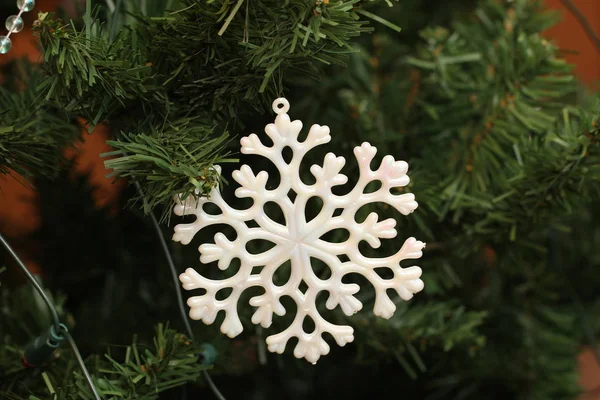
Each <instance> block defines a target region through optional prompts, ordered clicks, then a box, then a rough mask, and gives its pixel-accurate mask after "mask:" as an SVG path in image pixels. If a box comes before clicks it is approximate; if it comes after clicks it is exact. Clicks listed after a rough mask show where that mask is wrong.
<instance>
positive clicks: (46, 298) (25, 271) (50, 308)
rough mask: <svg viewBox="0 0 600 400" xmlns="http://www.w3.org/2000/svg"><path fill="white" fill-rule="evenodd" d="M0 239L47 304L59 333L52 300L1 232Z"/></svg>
mask: <svg viewBox="0 0 600 400" xmlns="http://www.w3.org/2000/svg"><path fill="white" fill-rule="evenodd" d="M0 241H1V242H2V245H3V246H4V248H5V249H6V250H7V251H8V252H9V253H10V255H11V256H12V258H13V259H14V260H15V261H16V262H17V264H18V265H19V267H20V268H21V270H23V272H24V273H25V275H26V276H27V279H28V280H29V282H31V284H32V285H33V287H34V288H35V290H37V291H38V293H39V294H40V296H42V299H44V302H45V303H46V306H48V310H50V314H51V315H52V321H53V323H54V329H55V331H56V333H59V332H60V331H62V328H61V326H60V319H59V318H58V313H57V312H56V308H54V304H53V303H52V300H50V298H49V297H48V295H47V294H46V292H44V289H42V287H41V286H40V284H39V283H38V281H37V279H35V277H34V276H33V275H32V274H31V272H29V269H28V268H27V266H26V265H25V264H24V263H23V261H21V259H20V258H19V256H18V255H17V253H15V251H14V250H13V248H12V247H11V246H10V244H8V242H7V241H6V239H5V238H4V236H3V235H2V233H0Z"/></svg>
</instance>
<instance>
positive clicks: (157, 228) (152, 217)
mask: <svg viewBox="0 0 600 400" xmlns="http://www.w3.org/2000/svg"><path fill="white" fill-rule="evenodd" d="M133 182H134V184H135V187H136V189H137V191H138V193H139V195H140V196H141V198H142V201H144V202H145V197H144V190H143V189H142V186H141V185H140V183H139V182H138V181H137V179H136V178H135V177H133ZM149 214H150V220H151V221H152V226H153V227H154V231H155V232H156V236H157V237H158V240H159V242H160V245H161V248H162V250H163V253H164V255H165V258H166V259H167V264H168V265H169V269H170V270H171V277H172V278H173V284H174V286H175V293H176V295H177V305H178V307H179V313H180V316H181V319H182V321H183V324H184V326H185V330H186V332H187V334H188V336H189V338H190V339H192V341H194V342H195V341H196V339H195V337H194V332H193V331H192V326H191V325H190V321H189V320H188V317H187V313H186V311H185V305H184V303H183V295H182V294H181V288H180V287H179V278H178V277H177V268H175V262H174V261H173V257H172V256H171V252H170V251H169V246H168V245H167V241H166V240H165V235H163V232H162V229H160V224H159V223H158V220H157V219H156V215H154V212H152V211H150V213H149ZM202 374H203V376H204V379H205V380H206V383H208V386H209V387H210V390H212V392H213V393H214V395H215V396H216V397H217V398H218V399H219V400H226V399H225V396H223V394H222V393H221V392H220V391H219V388H217V386H216V385H215V383H214V382H213V380H212V378H211V377H210V374H209V373H208V372H206V370H203V371H202Z"/></svg>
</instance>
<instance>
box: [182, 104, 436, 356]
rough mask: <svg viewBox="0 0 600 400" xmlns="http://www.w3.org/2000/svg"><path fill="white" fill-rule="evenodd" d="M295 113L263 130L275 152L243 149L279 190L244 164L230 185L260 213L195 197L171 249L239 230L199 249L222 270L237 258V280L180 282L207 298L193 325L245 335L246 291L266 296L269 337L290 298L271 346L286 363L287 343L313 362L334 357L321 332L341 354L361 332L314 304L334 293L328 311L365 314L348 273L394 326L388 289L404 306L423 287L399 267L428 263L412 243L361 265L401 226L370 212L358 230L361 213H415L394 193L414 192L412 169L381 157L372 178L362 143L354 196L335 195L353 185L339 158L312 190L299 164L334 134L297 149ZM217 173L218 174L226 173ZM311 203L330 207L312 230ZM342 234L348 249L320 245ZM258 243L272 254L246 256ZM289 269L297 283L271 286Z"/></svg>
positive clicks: (327, 163)
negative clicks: (242, 302) (287, 318)
mask: <svg viewBox="0 0 600 400" xmlns="http://www.w3.org/2000/svg"><path fill="white" fill-rule="evenodd" d="M289 108H290V105H289V103H288V101H287V100H286V99H284V98H279V99H277V100H275V101H274V102H273V111H275V113H277V117H276V118H275V123H274V124H268V125H267V126H266V127H265V133H266V134H267V135H268V136H269V137H270V138H271V140H272V141H273V146H271V147H267V146H265V145H264V144H263V143H262V142H261V140H260V139H259V137H258V136H257V135H255V134H252V135H250V136H247V137H244V138H242V140H241V142H240V143H241V145H242V149H241V151H242V153H244V154H257V155H260V156H263V157H265V158H268V159H269V160H270V161H272V162H273V163H274V164H275V166H276V167H277V169H278V170H279V174H280V176H281V181H280V183H279V186H278V187H277V188H276V189H272V190H270V189H267V188H266V184H267V178H268V174H267V172H266V171H261V172H259V173H258V174H254V172H253V171H252V169H251V168H250V167H249V166H248V165H243V166H242V167H241V168H240V169H239V170H238V171H235V172H233V179H235V181H236V182H238V183H239V184H240V186H241V187H240V188H238V189H237V190H236V191H235V195H236V197H238V198H244V197H250V198H252V200H253V201H254V203H253V205H252V206H251V207H250V208H248V209H246V210H238V209H235V208H232V207H230V206H229V205H228V204H227V203H226V202H225V201H224V200H223V198H222V197H221V193H220V192H219V189H218V188H215V189H214V190H213V191H212V192H211V194H210V196H209V197H208V198H201V199H199V200H197V199H194V198H192V196H189V197H188V198H187V199H186V200H185V201H180V200H179V199H177V202H178V204H177V205H176V206H175V210H174V211H175V214H177V215H189V214H194V215H195V216H196V220H195V221H194V222H192V223H189V224H179V225H177V226H175V234H174V235H173V240H175V241H177V242H181V243H182V244H188V243H190V241H191V240H192V238H193V237H194V235H195V234H196V233H197V232H198V231H199V230H200V229H202V228H204V227H207V226H209V225H214V224H227V225H230V226H232V227H233V228H234V229H235V231H236V233H237V237H236V239H235V240H233V241H230V240H228V239H227V237H225V235H223V234H222V233H217V234H216V235H215V243H214V244H202V245H201V246H200V248H199V251H200V254H201V256H200V261H201V262H202V263H210V262H212V261H218V266H219V268H220V269H221V270H225V269H227V268H228V267H229V264H230V263H231V261H232V260H233V259H234V258H238V259H239V260H240V262H241V265H240V268H239V271H238V272H237V273H236V274H235V275H234V276H232V277H230V278H226V279H222V280H211V279H207V278H205V277H203V276H202V275H200V274H199V273H198V272H196V271H195V270H194V269H191V268H188V269H187V270H186V271H185V273H183V274H181V275H180V277H179V279H180V280H181V282H182V283H183V287H184V288H185V289H186V290H192V289H198V288H202V289H206V293H205V294H203V295H201V296H195V297H191V298H190V299H189V300H188V302H187V303H188V305H189V306H190V308H191V309H190V317H191V318H192V319H196V320H198V319H201V320H202V321H203V322H204V323H206V324H212V323H213V322H214V321H215V318H216V316H217V313H218V312H219V311H221V310H223V311H225V320H224V321H223V323H222V324H221V332H223V333H225V334H226V335H227V336H229V337H232V338H233V337H235V336H237V335H239V334H240V333H241V332H242V330H243V327H242V323H241V321H240V319H239V317H238V313H237V303H238V300H239V298H240V295H241V294H242V292H244V290H246V289H248V288H250V287H253V286H260V287H262V288H264V290H265V293H264V294H262V295H259V296H255V297H253V298H251V299H250V305H252V306H254V307H256V311H255V312H254V315H253V316H252V322H253V323H254V324H260V325H261V326H263V327H265V328H268V327H269V326H270V325H271V322H272V319H273V313H275V314H277V315H279V316H282V315H284V314H285V313H286V309H285V308H284V307H283V305H282V304H281V302H280V299H281V297H282V296H289V297H291V298H292V299H294V301H295V302H296V304H297V312H296V317H295V319H294V321H293V322H292V324H291V325H290V326H289V327H288V328H287V329H285V330H284V331H283V332H280V333H277V334H275V335H272V336H269V337H267V340H266V341H267V345H268V348H269V350H270V351H272V352H276V353H280V354H281V353H283V351H284V350H285V347H286V344H287V342H288V340H289V339H290V338H292V337H297V338H298V344H297V345H296V348H295V349H294V355H295V356H296V357H297V358H306V360H308V361H309V362H311V363H316V362H317V360H318V359H319V357H320V356H321V355H325V354H327V353H329V345H328V344H327V342H326V341H325V339H324V338H323V333H324V332H328V333H330V334H331V335H332V336H333V338H334V339H335V341H336V342H337V344H338V345H340V346H344V345H345V344H346V343H349V342H351V341H352V340H353V339H354V336H353V332H354V330H353V329H352V328H351V327H350V326H345V325H334V324H332V323H330V322H328V321H327V320H325V319H324V318H323V317H322V316H321V314H320V313H319V312H318V310H317V305H316V302H315V300H316V297H317V294H318V293H319V292H321V291H327V292H329V298H328V300H327V302H326V307H327V308H328V309H333V308H335V307H336V306H338V305H339V306H340V307H341V308H342V311H343V312H344V313H345V314H346V315H352V314H354V313H356V312H357V311H359V310H360V309H361V308H362V303H361V302H360V301H359V300H358V299H357V298H356V297H354V294H355V293H357V292H358V290H359V289H360V287H359V286H358V285H357V284H354V283H344V282H342V278H343V277H344V276H345V275H346V274H350V273H358V274H361V275H363V276H364V277H365V278H367V279H368V280H369V282H370V283H371V284H372V285H373V287H374V288H375V294H376V299H375V306H374V309H373V313H374V314H375V315H378V316H380V317H383V318H390V317H391V316H392V315H393V313H394V311H395V310H396V306H395V304H394V302H393V301H392V300H391V299H390V297H389V296H388V294H387V289H394V290H395V291H396V292H397V293H398V294H399V295H400V297H401V298H402V299H404V300H408V299H410V298H411V297H412V296H413V294H414V293H417V292H419V291H420V290H421V289H423V281H421V279H419V278H420V276H421V268H419V267H415V266H413V267H409V268H402V267H400V262H401V261H403V260H405V259H416V258H419V257H421V255H422V252H421V250H422V249H423V247H424V246H425V244H424V243H423V242H420V241H418V240H416V239H415V238H412V237H411V238H409V239H407V240H406V241H405V242H404V244H403V245H402V247H401V248H400V250H399V251H398V252H397V253H396V254H394V255H392V256H390V257H384V258H369V257H365V256H363V255H362V254H361V253H360V251H359V250H358V244H359V243H360V241H362V240H365V241H366V242H367V243H369V244H370V245H371V246H372V247H374V248H378V247H379V246H380V244H381V243H380V238H386V239H391V238H394V237H396V229H394V228H395V226H396V221H395V220H394V219H392V218H388V219H385V220H383V221H380V220H379V217H378V215H377V214H376V213H371V214H369V215H368V216H367V218H366V219H365V220H364V221H363V222H361V223H358V222H356V220H355V214H356V212H357V211H358V209H359V208H361V207H362V206H364V205H365V204H369V203H374V202H384V203H387V204H389V205H391V206H393V207H394V208H395V209H396V210H398V211H400V212H401V213H402V214H404V215H407V214H409V213H411V212H413V211H414V210H415V209H416V208H417V202H416V201H415V196H414V195H413V194H412V193H404V194H400V195H394V194H392V193H391V192H390V190H391V189H392V188H396V187H403V186H406V185H407V184H408V182H409V178H408V176H407V175H406V172H407V170H408V164H407V163H406V162H404V161H395V160H394V158H393V157H392V156H389V155H388V156H385V157H384V158H383V160H382V162H381V165H380V166H379V168H378V169H377V170H375V171H373V170H372V169H371V167H370V165H371V161H372V160H373V158H374V157H375V153H376V152H377V149H376V148H375V147H373V146H371V145H370V144H369V143H363V144H362V145H361V146H360V147H356V148H355V149H354V154H355V156H356V159H357V160H358V165H359V168H360V177H359V180H358V182H357V183H356V185H355V186H354V188H353V189H352V190H351V191H350V192H349V193H348V194H346V195H342V196H339V195H335V194H333V193H332V191H331V188H332V187H333V186H337V185H342V184H344V183H346V182H347V180H348V178H347V177H346V176H345V175H343V174H340V171H341V169H342V167H343V166H344V164H345V162H346V160H345V159H344V158H343V157H336V156H335V155H334V154H333V153H328V154H327V155H326V156H325V160H324V162H323V166H322V167H320V166H318V165H313V166H312V167H311V168H310V171H311V173H312V174H313V175H314V177H315V178H316V182H315V183H314V184H312V185H307V184H305V183H304V182H303V181H302V180H301V179H300V175H299V169H300V163H301V162H302V159H303V158H304V156H305V155H306V153H307V152H308V151H309V150H311V149H312V148H314V147H316V146H319V145H321V144H324V143H327V142H329V141H330V140H331V137H330V136H329V128H328V127H327V126H320V125H313V126H312V127H311V128H310V131H309V133H308V136H307V138H306V140H304V141H303V142H299V141H298V134H299V133H300V131H301V129H302V122H301V121H290V117H289V116H288V114H287V112H288V110H289ZM286 146H289V147H290V148H291V150H292V152H293V156H292V159H291V161H290V162H286V161H285V160H284V157H283V149H284V148H285V147H286ZM215 168H217V170H218V171H219V172H220V169H219V167H215ZM373 181H380V182H381V187H380V188H379V189H378V190H376V191H374V192H372V193H365V187H366V186H367V184H368V183H370V182H373ZM291 190H293V191H294V192H295V193H296V197H295V199H294V200H293V201H292V199H290V197H289V196H288V193H290V191H291ZM314 196H317V197H320V198H321V199H322V200H323V208H322V209H321V211H320V212H319V214H318V215H317V216H316V217H315V218H314V219H312V220H310V221H307V220H306V217H305V207H306V204H307V201H308V200H309V199H310V198H311V197H314ZM267 202H274V203H277V204H278V205H279V206H280V207H281V210H282V211H283V214H284V216H285V221H286V225H282V224H280V223H278V222H276V221H273V220H272V219H271V218H269V217H268V216H267V215H266V213H265V211H264V206H265V204H266V203H267ZM206 203H213V204H215V205H216V206H218V208H219V209H220V210H221V214H219V215H213V214H208V213H206V212H205V211H204V210H203V206H204V205H205V204H206ZM336 209H341V210H342V212H341V215H339V216H334V212H335V211H336ZM251 220H254V221H255V222H256V224H258V227H254V228H249V227H248V226H247V225H246V221H251ZM336 229H346V230H348V231H349V233H350V235H349V237H348V239H347V240H345V241H344V242H342V243H330V242H327V241H325V240H324V239H323V238H322V237H323V235H325V234H326V233H328V232H331V231H332V230H336ZM256 239H262V240H266V241H270V242H272V243H274V244H275V246H274V247H273V248H271V249H269V250H267V251H265V252H264V253H261V254H251V253H249V252H248V251H247V249H246V244H247V243H248V242H250V241H252V240H256ZM341 255H345V256H346V257H347V259H348V261H341V260H340V258H339V257H338V256H341ZM311 257H313V258H316V259H319V260H322V261H323V262H325V263H326V264H327V265H328V266H329V268H330V269H331V276H330V277H329V279H327V280H322V279H320V278H319V277H317V276H316V275H315V273H314V272H313V269H312V267H311V260H310V258H311ZM288 260H291V269H292V272H291V277H290V279H289V281H288V282H287V283H285V284H284V285H283V286H277V285H275V283H274V282H273V275H274V274H275V272H276V271H277V269H278V268H279V267H280V266H282V264H284V263H285V262H286V261H288ZM254 267H263V268H262V270H261V271H260V272H259V273H252V269H253V268H254ZM376 268H389V269H391V270H392V271H393V278H391V279H384V278H382V277H380V276H379V275H378V274H377V273H376V272H375V269H376ZM302 282H304V284H305V285H306V286H307V287H308V289H307V290H306V291H305V292H303V291H302V290H300V285H301V283H302ZM224 288H231V289H232V291H231V294H230V295H229V297H228V298H227V299H225V300H217V298H216V294H217V292H218V291H220V290H221V289H224ZM306 318H310V319H312V320H313V322H314V325H315V329H314V331H313V332H311V333H309V332H305V331H304V329H303V327H302V324H303V322H304V320H305V319H306Z"/></svg>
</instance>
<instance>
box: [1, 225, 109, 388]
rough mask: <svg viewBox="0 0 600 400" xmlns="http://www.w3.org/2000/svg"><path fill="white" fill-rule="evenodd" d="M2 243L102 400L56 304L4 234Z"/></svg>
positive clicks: (88, 381)
mask: <svg viewBox="0 0 600 400" xmlns="http://www.w3.org/2000/svg"><path fill="white" fill-rule="evenodd" d="M0 242H2V245H3V246H4V248H5V249H6V250H7V251H8V252H9V253H10V255H11V256H12V257H13V259H14V260H15V261H16V262H17V265H18V266H19V267H20V268H21V270H22V271H23V272H24V273H25V275H26V276H27V279H28V280H29V282H30V283H31V284H32V285H33V287H34V288H35V290H37V292H38V293H39V294H40V296H42V299H44V302H45V303H46V306H47V307H48V310H50V314H51V315H52V320H53V322H54V327H55V329H56V333H57V334H59V335H65V336H66V337H67V340H68V341H69V345H71V348H72V349H73V353H75V358H76V359H77V363H78V364H79V367H80V368H81V370H82V371H83V375H84V376H85V379H86V381H87V383H88V385H89V387H90V389H92V393H93V394H94V397H95V398H96V400H102V398H101V397H100V394H98V391H97V390H96V387H95V386H94V382H93V381H92V377H91V376H90V373H89V372H88V370H87V368H86V366H85V362H84V361H83V358H82V357H81V353H79V349H78V348H77V344H76V343H75V340H73V337H72V336H71V334H70V333H69V331H68V330H66V329H64V328H63V327H61V325H60V319H59V318H58V312H57V311H56V307H54V303H52V300H50V298H49V297H48V295H47V294H46V292H44V289H43V288H42V286H41V285H40V284H39V283H38V281H37V280H36V279H35V277H34V276H33V275H32V274H31V272H29V269H28V268H27V266H26V265H25V263H24V262H23V261H22V260H21V258H20V257H19V256H18V255H17V253H16V252H15V251H14V250H13V248H12V247H11V246H10V244H9V243H8V242H7V241H6V239H5V238H4V236H3V235H2V233H0Z"/></svg>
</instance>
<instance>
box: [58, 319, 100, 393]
mask: <svg viewBox="0 0 600 400" xmlns="http://www.w3.org/2000/svg"><path fill="white" fill-rule="evenodd" d="M61 333H62V334H64V335H65V336H66V337H67V341H68V342H69V345H70V346H71V349H73V353H75V358H77V362H78V363H79V365H80V366H81V370H82V371H83V375H85V380H86V381H87V383H88V385H89V387H90V388H91V389H92V393H93V394H94V397H95V398H96V400H101V399H102V398H101V397H100V394H99V393H98V391H97V390H96V387H95V386H94V382H93V381H92V377H91V375H90V373H89V372H88V370H87V368H86V367H85V363H84V361H83V358H82V357H81V353H79V349H78V348H77V344H75V340H74V339H73V336H71V334H70V333H69V331H68V330H66V329H63V330H62V332H61Z"/></svg>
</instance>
